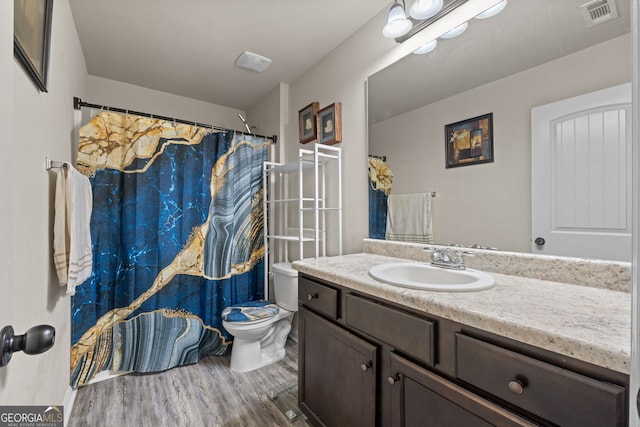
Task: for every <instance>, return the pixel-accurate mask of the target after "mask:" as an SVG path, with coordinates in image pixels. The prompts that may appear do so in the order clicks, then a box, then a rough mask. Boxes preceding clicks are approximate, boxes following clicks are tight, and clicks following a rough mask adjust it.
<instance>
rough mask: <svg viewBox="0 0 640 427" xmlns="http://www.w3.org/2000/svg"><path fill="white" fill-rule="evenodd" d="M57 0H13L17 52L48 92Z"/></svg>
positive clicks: (27, 69) (38, 82) (22, 61)
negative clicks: (54, 1)
mask: <svg viewBox="0 0 640 427" xmlns="http://www.w3.org/2000/svg"><path fill="white" fill-rule="evenodd" d="M52 11H53V0H13V53H14V55H15V57H16V59H17V60H18V62H19V63H20V65H22V68H24V70H25V71H26V73H27V74H28V75H29V77H30V78H31V80H32V81H33V83H34V84H35V85H36V87H37V88H38V89H40V90H41V91H42V92H47V77H48V71H49V47H50V45H51V14H52Z"/></svg>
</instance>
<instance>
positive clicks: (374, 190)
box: [368, 156, 393, 240]
mask: <svg viewBox="0 0 640 427" xmlns="http://www.w3.org/2000/svg"><path fill="white" fill-rule="evenodd" d="M368 164H369V237H370V238H371V239H382V240H384V238H385V234H386V232H387V199H388V198H389V194H391V186H392V184H393V172H391V169H390V168H389V166H388V165H387V164H386V163H385V161H384V160H382V159H381V158H379V157H374V156H369V160H368Z"/></svg>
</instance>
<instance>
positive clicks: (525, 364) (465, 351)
mask: <svg viewBox="0 0 640 427" xmlns="http://www.w3.org/2000/svg"><path fill="white" fill-rule="evenodd" d="M456 346H457V349H456V376H457V377H458V378H459V379H461V380H463V381H465V382H467V383H469V384H472V385H473V386H475V387H478V388H480V389H482V390H484V391H486V392H489V393H491V394H492V395H494V396H496V397H499V398H500V399H503V400H505V401H507V402H509V403H512V404H514V405H516V406H518V407H520V408H522V409H524V410H525V411H528V412H530V413H531V414H534V415H536V416H539V417H541V418H543V419H545V420H548V421H550V422H552V423H554V424H558V425H575V426H578V425H579V426H598V427H601V426H623V425H625V421H624V420H625V390H624V388H623V387H620V386H617V385H614V384H610V383H607V382H602V381H598V380H595V379H593V378H589V377H586V376H584V375H580V374H577V373H575V372H572V371H568V370H566V369H563V368H560V367H557V366H554V365H550V364H548V363H545V362H541V361H539V360H536V359H533V358H531V357H528V356H524V355H522V354H520V353H515V352H513V351H510V350H506V349H504V348H502V347H498V346H495V345H493V344H489V343H486V342H483V341H480V340H477V339H475V338H471V337H468V336H466V335H462V334H456Z"/></svg>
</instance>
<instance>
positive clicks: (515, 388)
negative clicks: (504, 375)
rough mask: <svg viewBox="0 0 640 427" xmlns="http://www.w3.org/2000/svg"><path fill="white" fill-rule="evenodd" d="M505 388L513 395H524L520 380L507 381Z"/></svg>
mask: <svg viewBox="0 0 640 427" xmlns="http://www.w3.org/2000/svg"><path fill="white" fill-rule="evenodd" d="M507 386H508V387H509V390H510V391H511V392H512V393H515V394H518V395H520V394H522V393H524V384H523V382H522V381H520V380H511V381H509V384H508V385H507Z"/></svg>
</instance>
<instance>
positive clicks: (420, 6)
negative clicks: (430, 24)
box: [409, 0, 443, 20]
mask: <svg viewBox="0 0 640 427" xmlns="http://www.w3.org/2000/svg"><path fill="white" fill-rule="evenodd" d="M442 5H443V1H442V0H416V1H415V2H414V3H413V4H412V5H411V9H409V14H410V15H411V17H412V18H414V19H417V20H423V19H428V18H431V17H432V16H434V15H435V14H436V13H438V12H440V10H441V9H442Z"/></svg>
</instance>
